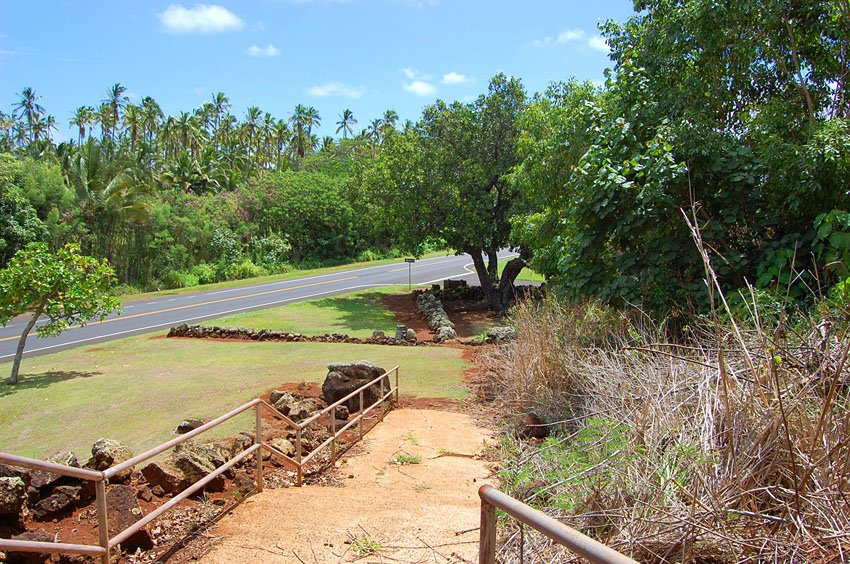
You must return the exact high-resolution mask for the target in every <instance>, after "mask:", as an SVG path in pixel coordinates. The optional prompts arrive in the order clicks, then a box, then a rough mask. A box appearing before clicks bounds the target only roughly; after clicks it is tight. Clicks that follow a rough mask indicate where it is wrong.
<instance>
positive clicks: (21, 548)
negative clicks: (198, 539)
mask: <svg viewBox="0 0 850 564" xmlns="http://www.w3.org/2000/svg"><path fill="white" fill-rule="evenodd" d="M398 369H399V367H398V366H396V367H394V368H391V369H390V370H387V371H385V372H384V373H383V374H381V375H380V376H378V377H377V378H375V379H374V380H371V381H369V382H367V383H366V384H363V385H362V386H360V387H359V388H357V389H356V390H354V391H353V392H351V393H350V394H348V395H347V396H345V397H343V398H341V399H339V400H337V401H336V402H334V403H332V404H331V405H329V406H327V407H326V408H324V409H322V410H321V411H318V412H316V413H315V414H313V415H312V416H310V417H308V418H307V419H305V420H304V421H301V422H300V423H296V422H295V421H293V420H292V419H290V418H289V417H287V416H286V415H284V414H282V413H281V412H279V411H278V410H277V409H276V408H275V407H274V406H273V405H271V404H269V403H268V402H266V401H264V400H262V399H260V398H256V399H253V400H251V401H249V402H248V403H245V404H243V405H241V406H239V407H237V408H236V409H233V410H231V411H229V412H227V413H225V414H224V415H221V416H220V417H217V418H215V419H213V420H212V421H210V422H208V423H205V424H203V425H201V426H200V427H198V428H196V429H193V430H192V431H189V432H188V433H185V434H183V435H181V436H179V437H177V438H174V439H172V440H170V441H168V442H165V443H163V444H161V445H159V446H157V447H154V448H152V449H150V450H147V451H145V452H143V453H142V454H139V455H137V456H134V457H132V458H130V459H128V460H125V461H123V462H121V463H119V464H116V465H115V466H111V467H109V468H107V469H106V470H103V471H100V472H99V471H95V470H89V469H86V468H75V467H72V466H66V465H63V464H55V463H52V462H46V461H43V460H35V459H33V458H26V457H23V456H15V455H13V454H7V453H3V452H0V463H5V464H9V465H11V466H18V467H23V468H31V469H34V470H42V471H45V472H51V473H55V474H60V475H62V476H71V477H74V478H79V479H82V480H88V481H92V482H95V498H96V506H97V519H98V539H99V546H94V545H81V544H68V543H58V542H55V543H52V542H36V541H23V540H11V539H3V538H0V550H5V551H9V550H11V551H15V552H42V553H69V554H83V555H88V556H99V557H100V559H101V562H102V563H103V564H108V563H109V550H110V549H112V548H113V547H115V546H117V545H119V544H121V543H122V542H124V541H126V540H127V539H128V538H130V537H131V536H132V535H133V534H135V533H137V532H138V531H140V530H142V529H143V528H144V527H145V526H147V524H148V523H150V522H151V521H153V520H154V519H157V518H158V517H159V516H160V515H162V514H163V513H165V512H166V511H168V510H170V509H172V508H173V507H174V506H175V505H177V504H178V503H180V502H181V501H182V500H184V499H186V498H187V497H189V496H190V495H192V494H193V493H195V492H196V491H198V490H200V489H201V488H203V487H204V486H205V485H207V484H208V483H209V482H211V481H212V480H214V479H215V478H216V477H218V476H220V475H221V474H223V473H224V472H226V471H227V470H228V469H229V468H231V467H233V466H234V465H236V464H238V463H239V462H241V461H243V460H245V459H246V458H248V457H249V456H251V455H252V454H255V457H256V459H257V468H256V472H257V476H256V482H257V488H256V491H257V492H261V491H262V490H263V457H262V455H261V453H260V452H259V451H261V450H265V451H266V452H269V453H270V454H271V455H272V456H274V457H276V458H280V459H282V460H283V461H284V462H285V463H286V465H288V466H290V467H293V468H295V470H296V471H297V477H298V478H297V480H298V481H297V485H299V486H300V485H301V483H302V476H303V468H304V466H305V465H306V464H307V463H308V462H309V461H310V460H311V459H312V458H313V457H314V456H315V455H316V454H317V453H318V452H319V451H321V450H322V449H323V448H325V447H326V446H328V445H329V444H330V445H331V462H332V463H333V462H335V461H336V448H335V447H336V439H337V438H339V436H340V435H341V434H342V433H343V432H344V431H346V430H347V429H349V428H350V427H352V426H353V425H354V424H355V423H356V424H357V425H358V428H359V430H360V433H359V435H360V437H361V438H362V437H363V433H364V431H363V428H362V423H361V421H362V419H363V418H364V417H365V416H366V415H367V414H368V413H370V412H371V411H372V410H373V409H375V408H376V407H377V406H378V405H380V404H381V403H383V402H384V401H385V400H386V399H387V398H389V397H391V396H392V394H393V393H395V395H396V398H398ZM391 373H395V386H393V384H392V382H390V383H389V386H388V388H389V390H388V391H387V392H386V393H384V394H382V395H381V397H379V398H378V399H377V400H376V401H375V402H373V403H372V404H371V405H369V406H368V407H366V406H364V405H363V392H364V391H365V390H366V389H368V388H369V387H371V386H374V385H377V384H378V383H380V385H381V391H382V392H383V390H384V385H383V379H384V378H386V379H387V380H388V381H389V376H390V374H391ZM356 395H359V397H360V409H359V411H358V414H357V415H356V416H355V417H354V418H352V419H351V420H350V421H348V422H347V424H346V425H345V426H343V427H342V428H341V429H339V430H337V429H336V418H335V417H333V416H332V417H331V437H330V438H328V439H327V440H325V441H324V442H323V443H322V444H320V445H319V446H317V447H316V448H314V449H313V451H312V452H310V453H309V454H307V455H306V456H302V452H301V448H302V433H303V431H304V429H306V428H307V426H309V425H310V424H311V423H314V422H315V421H317V420H318V419H319V418H320V417H321V416H323V415H325V414H327V413H329V412H332V411H333V410H334V409H336V408H337V407H338V406H340V405H342V404H343V403H344V402H346V401H348V400H350V399H351V398H353V397H354V396H356ZM251 408H254V409H255V411H256V423H255V434H254V439H255V442H254V444H253V445H251V446H250V447H248V448H247V449H245V450H243V451H242V452H240V453H238V454H236V455H235V456H233V457H232V458H231V459H230V460H228V461H227V462H225V463H224V464H223V465H221V466H219V467H218V468H216V469H215V470H213V471H212V472H210V473H209V474H207V475H206V476H204V477H203V478H201V479H200V480H198V481H197V482H195V483H193V484H191V485H190V486H188V487H187V488H186V489H184V490H183V491H181V492H180V493H177V494H175V495H174V496H173V497H172V498H171V499H170V500H168V502H166V503H164V504H163V505H161V506H159V507H157V508H156V509H154V510H153V511H151V512H150V513H148V514H147V515H145V516H144V517H142V518H141V519H139V520H138V521H136V522H135V523H133V524H132V525H130V526H129V527H127V528H126V529H124V530H123V531H121V532H119V533H117V534H116V535H115V536H114V537H112V538H109V533H108V527H109V525H108V520H107V507H106V482H107V481H108V480H109V478H111V477H113V476H115V475H116V474H118V473H120V472H123V471H126V470H129V469H130V468H133V467H134V466H136V465H138V464H140V463H142V462H145V461H147V460H150V459H151V458H154V457H156V456H158V455H160V454H162V453H163V452H165V451H166V450H168V449H170V448H173V447H175V446H177V445H179V444H181V443H184V442H186V441H188V440H190V439H192V438H194V437H197V436H198V435H200V434H202V433H204V432H206V431H208V430H210V429H212V428H213V427H216V426H218V425H221V424H222V423H224V422H225V421H227V420H229V419H232V418H233V417H236V416H237V415H239V414H241V413H244V412H245V411H248V410H249V409H251ZM261 409H266V410H267V411H269V412H270V414H271V415H272V416H274V417H276V418H277V419H280V420H281V421H283V422H284V423H285V424H286V425H288V426H289V427H292V428H294V429H295V431H296V455H295V456H296V458H295V459H293V458H290V457H289V456H287V455H285V454H284V453H282V452H281V451H280V450H278V449H276V448H274V447H273V446H271V445H269V444H268V443H266V442H265V441H264V440H263V438H262V418H261V416H260V410H261ZM381 419H383V415H382V416H381Z"/></svg>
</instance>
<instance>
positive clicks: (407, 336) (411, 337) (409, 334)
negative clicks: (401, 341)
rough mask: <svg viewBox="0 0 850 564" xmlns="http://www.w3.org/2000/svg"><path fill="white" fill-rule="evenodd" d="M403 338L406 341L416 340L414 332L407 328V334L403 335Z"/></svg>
mask: <svg viewBox="0 0 850 564" xmlns="http://www.w3.org/2000/svg"><path fill="white" fill-rule="evenodd" d="M404 338H405V340H407V341H415V340H416V331H414V330H413V329H410V328H408V330H407V332H406V333H405V335H404Z"/></svg>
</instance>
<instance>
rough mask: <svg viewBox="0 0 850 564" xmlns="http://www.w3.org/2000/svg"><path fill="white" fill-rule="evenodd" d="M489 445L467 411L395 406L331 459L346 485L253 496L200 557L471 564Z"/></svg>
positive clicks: (219, 562)
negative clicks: (348, 449)
mask: <svg viewBox="0 0 850 564" xmlns="http://www.w3.org/2000/svg"><path fill="white" fill-rule="evenodd" d="M486 442H492V435H491V433H489V432H487V431H486V430H484V429H482V428H480V427H478V426H476V424H475V423H474V421H473V420H472V419H471V418H470V417H469V416H468V415H466V414H463V413H452V412H446V411H437V410H420V409H400V410H396V411H393V412H391V413H389V414H388V415H387V417H386V419H385V420H384V422H383V423H380V424H378V426H377V427H375V429H373V430H372V431H371V432H370V433H369V434H368V435H367V436H366V437H365V439H364V441H363V442H362V443H361V444H360V445H358V446H356V447H355V448H354V449H352V451H351V452H350V453H349V454H348V455H346V457H345V458H344V459H343V462H342V463H340V464H338V467H339V470H338V472H339V473H340V476H341V477H342V478H343V480H342V481H343V482H344V486H342V487H329V486H304V487H303V488H286V489H278V490H266V491H265V492H263V493H262V494H259V495H257V496H255V497H252V498H250V499H249V500H247V501H246V502H245V503H243V504H242V505H241V506H239V507H238V508H236V510H235V511H234V512H233V513H232V514H231V515H229V516H227V517H225V518H224V519H223V520H222V521H221V522H220V523H219V525H218V526H217V527H216V528H215V529H213V530H212V531H210V534H211V535H213V536H215V537H218V538H220V541H219V543H218V544H217V545H216V546H215V547H214V548H213V549H212V550H211V551H210V552H209V553H208V554H207V555H205V556H204V557H203V558H202V559H201V562H202V563H206V564H225V563H227V564H230V563H232V562H258V563H259V562H276V563H277V562H286V563H299V564H300V563H302V562H303V563H305V564H324V563H325V562H334V563H336V562H352V561H355V560H360V561H362V562H364V563H365V562H387V563H390V562H393V563H394V562H439V563H446V562H466V561H469V562H473V561H477V550H478V544H477V540H478V531H477V530H471V529H475V528H476V527H477V526H478V520H479V502H478V495H477V489H478V487H479V486H480V485H481V484H482V483H483V482H484V480H486V479H487V476H488V474H489V470H488V468H487V464H486V463H485V461H484V460H482V459H481V458H480V457H479V456H478V455H480V454H482V452H483V450H484V447H485V443H486ZM401 457H407V458H408V460H411V459H412V460H416V458H417V457H418V459H419V460H420V462H419V463H413V464H405V465H399V464H397V461H398V460H399V459H400V458H401ZM462 531H467V532H462ZM458 533H459V534H458ZM370 550H374V552H373V553H371V554H369V552H370Z"/></svg>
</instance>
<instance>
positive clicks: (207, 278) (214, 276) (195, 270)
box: [189, 262, 218, 284]
mask: <svg viewBox="0 0 850 564" xmlns="http://www.w3.org/2000/svg"><path fill="white" fill-rule="evenodd" d="M189 272H190V273H191V274H192V275H193V276H196V277H197V278H198V282H199V283H201V284H211V283H213V282H217V281H218V272H217V271H216V267H215V266H213V265H211V264H208V263H206V262H202V263H201V264H196V265H195V266H193V267H192V268H191V269H190V270H189Z"/></svg>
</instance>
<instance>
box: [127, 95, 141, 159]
mask: <svg viewBox="0 0 850 564" xmlns="http://www.w3.org/2000/svg"><path fill="white" fill-rule="evenodd" d="M143 120H144V114H143V113H142V108H140V107H139V106H136V105H134V104H127V108H126V109H125V110H124V123H125V124H126V125H127V133H128V134H129V135H130V152H131V153H135V152H136V139H137V138H138V137H139V131H140V130H141V129H142V124H143Z"/></svg>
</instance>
